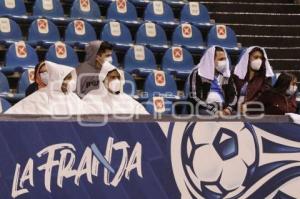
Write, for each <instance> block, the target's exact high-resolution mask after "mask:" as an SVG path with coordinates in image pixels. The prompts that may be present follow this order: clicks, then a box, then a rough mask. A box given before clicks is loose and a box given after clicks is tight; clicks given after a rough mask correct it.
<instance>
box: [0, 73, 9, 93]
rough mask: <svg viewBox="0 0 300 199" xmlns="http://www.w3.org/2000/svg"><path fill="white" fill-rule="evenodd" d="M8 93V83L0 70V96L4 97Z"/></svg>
mask: <svg viewBox="0 0 300 199" xmlns="http://www.w3.org/2000/svg"><path fill="white" fill-rule="evenodd" d="M8 93H9V84H8V80H7V78H6V76H5V75H4V74H3V73H2V72H0V97H6V96H7V95H8Z"/></svg>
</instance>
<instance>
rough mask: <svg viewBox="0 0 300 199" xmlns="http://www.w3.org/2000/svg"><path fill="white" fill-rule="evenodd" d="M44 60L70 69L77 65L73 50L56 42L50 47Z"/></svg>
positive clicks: (76, 57)
mask: <svg viewBox="0 0 300 199" xmlns="http://www.w3.org/2000/svg"><path fill="white" fill-rule="evenodd" d="M46 60H48V61H51V62H54V63H57V64H62V65H67V66H71V67H77V66H78V65H79V61H78V56H77V54H76V53H75V51H74V50H73V48H72V47H71V46H69V45H67V44H65V43H62V42H56V43H55V44H53V45H52V46H50V48H49V50H48V52H47V54H46Z"/></svg>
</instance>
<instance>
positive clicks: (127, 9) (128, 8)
mask: <svg viewBox="0 0 300 199" xmlns="http://www.w3.org/2000/svg"><path fill="white" fill-rule="evenodd" d="M107 19H108V20H118V21H121V22H123V23H124V24H126V25H127V26H138V25H140V22H139V21H138V17H137V12H136V9H135V7H134V5H133V4H132V3H130V2H129V1H127V0H116V1H114V2H112V3H111V4H110V6H109V7H108V9H107Z"/></svg>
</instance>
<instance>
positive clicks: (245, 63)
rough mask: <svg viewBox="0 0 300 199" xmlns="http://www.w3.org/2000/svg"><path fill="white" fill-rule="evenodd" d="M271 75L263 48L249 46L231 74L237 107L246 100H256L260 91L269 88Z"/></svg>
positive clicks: (270, 68)
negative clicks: (235, 90) (235, 91)
mask: <svg viewBox="0 0 300 199" xmlns="http://www.w3.org/2000/svg"><path fill="white" fill-rule="evenodd" d="M273 76H274V73H273V69H272V67H271V65H270V63H269V60H268V57H267V54H266V52H265V50H264V49H263V48H261V47H257V46H253V47H249V48H248V49H247V50H246V51H245V53H244V54H243V55H242V57H241V58H240V60H239V62H238V64H237V65H236V67H235V69H234V73H233V75H232V77H233V79H234V83H235V86H236V89H237V98H238V103H237V105H238V108H241V107H243V104H245V103H246V102H253V101H256V100H257V99H258V98H259V96H260V95H261V93H263V92H264V91H266V90H268V89H270V88H271V87H272V85H271V84H272V77H273ZM242 111H243V110H242Z"/></svg>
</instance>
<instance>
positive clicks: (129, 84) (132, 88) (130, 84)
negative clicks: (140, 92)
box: [122, 71, 138, 99]
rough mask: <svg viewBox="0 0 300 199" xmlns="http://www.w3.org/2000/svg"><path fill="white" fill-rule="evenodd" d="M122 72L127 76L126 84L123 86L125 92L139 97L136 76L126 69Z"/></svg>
mask: <svg viewBox="0 0 300 199" xmlns="http://www.w3.org/2000/svg"><path fill="white" fill-rule="evenodd" d="M122 72H123V75H124V78H125V84H124V86H123V91H124V93H126V94H127V95H130V96H132V97H133V98H135V99H137V98H138V96H137V95H136V83H135V80H134V78H133V77H132V76H131V75H130V74H129V73H127V72H126V71H122Z"/></svg>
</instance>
